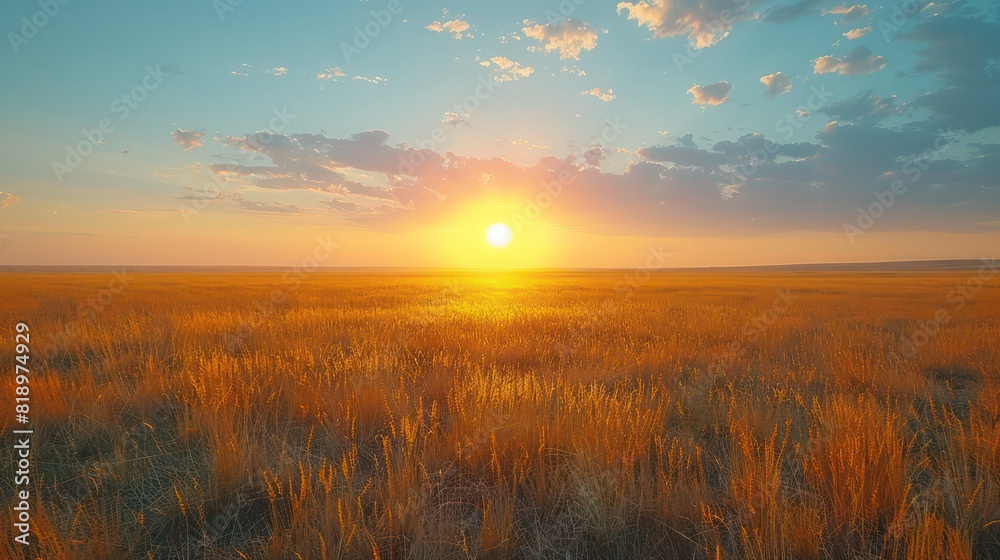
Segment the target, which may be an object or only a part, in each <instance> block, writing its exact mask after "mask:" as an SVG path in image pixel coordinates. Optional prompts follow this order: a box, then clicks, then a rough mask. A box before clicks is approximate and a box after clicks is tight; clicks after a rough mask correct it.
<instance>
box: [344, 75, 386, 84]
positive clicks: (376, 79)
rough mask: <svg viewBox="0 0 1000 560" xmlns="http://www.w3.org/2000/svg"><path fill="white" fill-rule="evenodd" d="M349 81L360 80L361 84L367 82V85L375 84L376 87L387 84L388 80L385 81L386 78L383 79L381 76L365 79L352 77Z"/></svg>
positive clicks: (363, 77) (364, 77)
mask: <svg viewBox="0 0 1000 560" xmlns="http://www.w3.org/2000/svg"><path fill="white" fill-rule="evenodd" d="M351 79H352V80H360V81H362V82H368V83H369V84H375V85H377V86H383V85H385V84H387V83H389V80H388V79H386V78H383V77H382V76H372V77H371V78H369V77H366V76H354V77H353V78H351Z"/></svg>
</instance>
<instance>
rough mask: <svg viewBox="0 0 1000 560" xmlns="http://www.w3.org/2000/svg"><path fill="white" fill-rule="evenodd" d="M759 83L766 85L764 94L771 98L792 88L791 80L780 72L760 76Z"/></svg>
mask: <svg viewBox="0 0 1000 560" xmlns="http://www.w3.org/2000/svg"><path fill="white" fill-rule="evenodd" d="M760 83H762V84H764V85H765V86H767V91H765V92H764V95H765V96H767V97H771V98H773V97H774V96H776V95H781V94H783V93H788V92H789V91H791V90H792V80H791V79H789V77H788V76H786V75H785V74H783V73H782V72H775V73H774V74H768V75H767V76H761V77H760Z"/></svg>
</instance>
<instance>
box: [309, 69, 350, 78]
mask: <svg viewBox="0 0 1000 560" xmlns="http://www.w3.org/2000/svg"><path fill="white" fill-rule="evenodd" d="M345 76H347V74H344V71H343V70H341V69H340V68H339V67H337V68H327V69H326V70H324V71H322V72H320V73H318V74H316V79H317V80H321V81H323V80H333V79H336V78H343V77H345Z"/></svg>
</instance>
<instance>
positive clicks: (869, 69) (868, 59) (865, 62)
mask: <svg viewBox="0 0 1000 560" xmlns="http://www.w3.org/2000/svg"><path fill="white" fill-rule="evenodd" d="M886 64H887V61H886V59H885V57H883V56H877V55H875V54H873V53H872V51H871V49H869V48H868V47H865V46H857V47H854V48H853V49H851V51H850V52H849V53H847V56H845V57H844V58H837V57H835V56H831V55H827V56H821V57H819V58H817V59H816V60H814V61H813V72H815V73H817V74H829V73H832V72H836V73H838V74H841V75H846V76H851V75H858V74H873V73H875V72H878V71H879V70H881V69H883V68H885V65H886Z"/></svg>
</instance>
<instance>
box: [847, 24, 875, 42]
mask: <svg viewBox="0 0 1000 560" xmlns="http://www.w3.org/2000/svg"><path fill="white" fill-rule="evenodd" d="M871 32H872V26H870V25H869V26H868V27H859V28H857V29H852V30H850V31H848V32H847V33H844V37H847V38H848V39H851V40H854V39H860V38H862V37H864V36H865V35H867V34H869V33H871Z"/></svg>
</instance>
